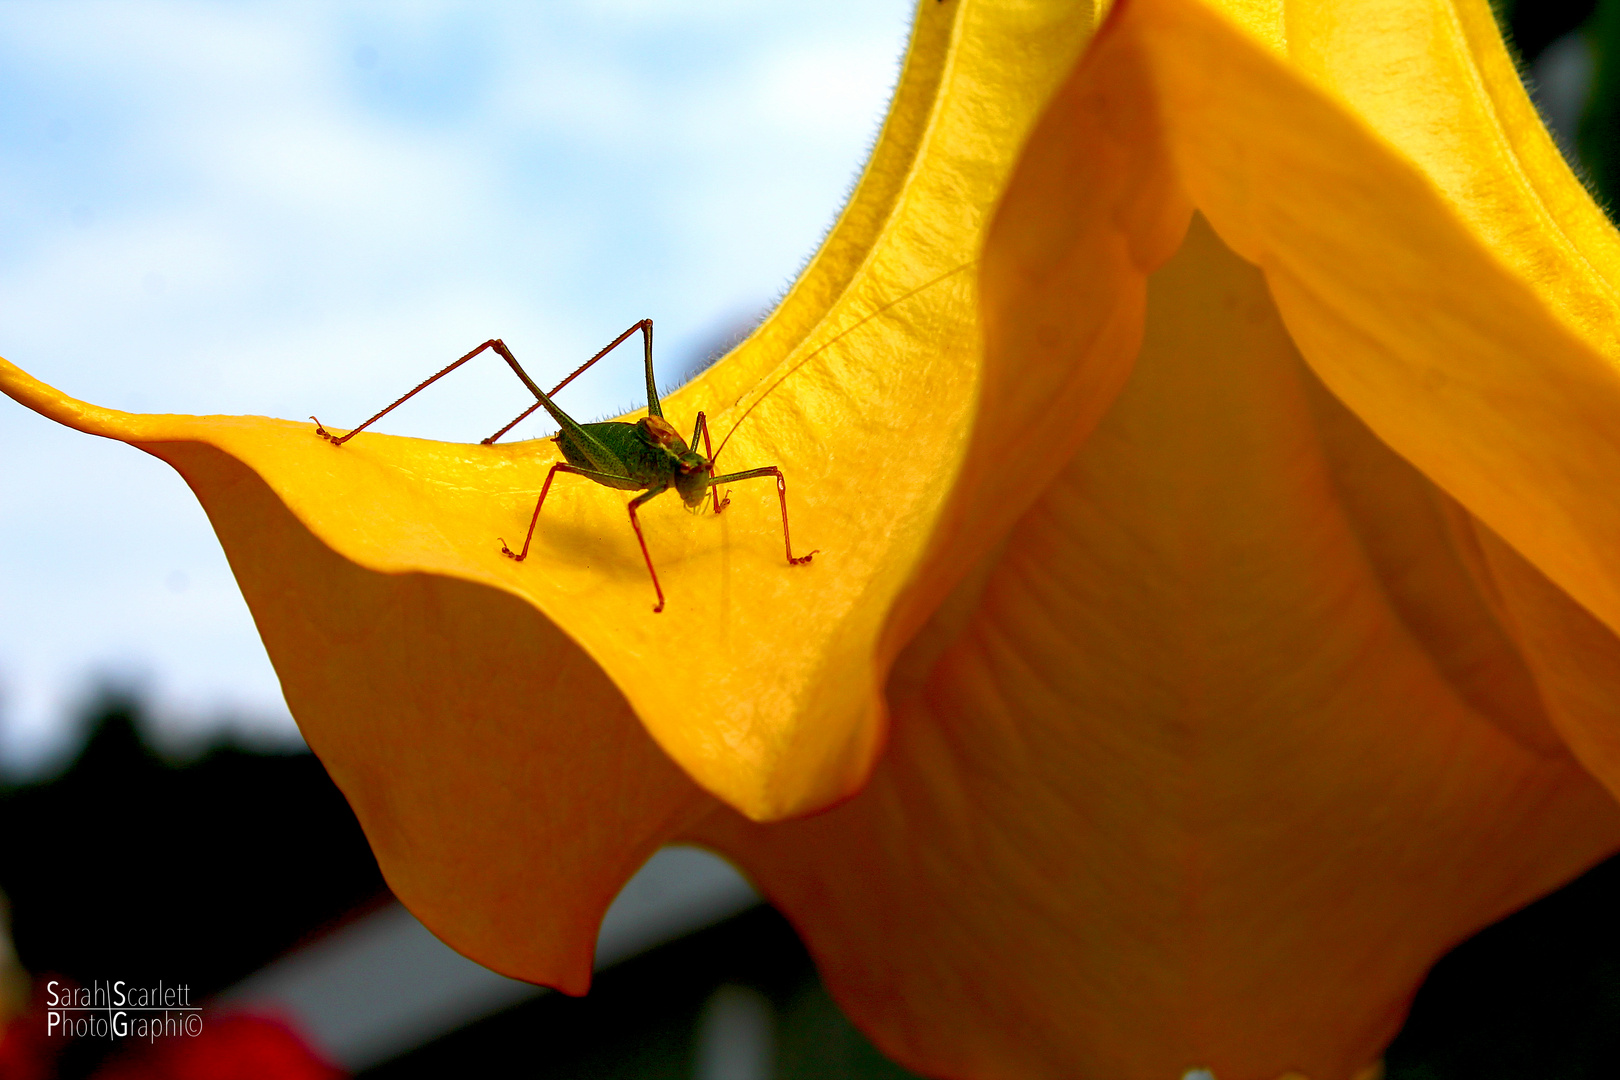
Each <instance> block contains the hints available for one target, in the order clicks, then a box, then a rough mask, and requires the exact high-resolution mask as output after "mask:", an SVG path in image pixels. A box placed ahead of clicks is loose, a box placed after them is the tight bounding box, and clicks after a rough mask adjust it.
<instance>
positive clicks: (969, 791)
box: [694, 224, 1620, 1080]
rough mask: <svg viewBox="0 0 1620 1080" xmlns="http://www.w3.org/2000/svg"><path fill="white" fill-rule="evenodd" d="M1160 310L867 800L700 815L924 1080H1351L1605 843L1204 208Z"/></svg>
mask: <svg viewBox="0 0 1620 1080" xmlns="http://www.w3.org/2000/svg"><path fill="white" fill-rule="evenodd" d="M1075 302H1076V304H1086V303H1089V302H1091V301H1090V299H1089V298H1087V297H1083V296H1082V297H1076V298H1075ZM1147 311H1148V321H1147V336H1146V340H1145V343H1144V345H1143V348H1142V353H1141V356H1140V358H1139V360H1138V362H1137V366H1136V369H1135V371H1134V372H1133V373H1132V375H1131V377H1130V380H1129V381H1128V382H1127V384H1126V386H1125V388H1124V390H1123V391H1122V392H1121V394H1120V395H1119V398H1118V400H1117V401H1116V402H1115V403H1114V406H1113V408H1112V409H1111V410H1110V411H1109V412H1108V413H1107V415H1106V416H1104V418H1103V420H1102V422H1101V424H1100V425H1099V426H1098V428H1097V429H1096V431H1095V433H1094V434H1093V435H1092V437H1091V438H1090V439H1089V440H1088V441H1087V442H1086V444H1085V446H1084V447H1083V448H1082V449H1081V450H1080V452H1079V453H1078V454H1077V455H1076V456H1074V457H1073V458H1072V460H1071V461H1070V462H1069V463H1068V464H1067V466H1066V467H1065V468H1064V470H1063V471H1062V473H1061V475H1060V476H1059V477H1058V478H1057V480H1056V481H1055V482H1054V483H1053V484H1052V485H1051V486H1050V487H1049V488H1048V489H1047V491H1046V492H1045V493H1044V494H1043V495H1042V496H1041V498H1040V500H1039V501H1038V502H1037V503H1036V504H1035V505H1034V506H1033V507H1032V508H1031V509H1030V510H1029V511H1028V512H1027V513H1026V514H1025V515H1024V516H1023V518H1022V519H1021V521H1020V522H1019V523H1018V525H1017V527H1016V528H1015V530H1014V531H1013V533H1012V534H1011V536H1010V538H1009V539H1008V541H1007V543H1006V545H1005V547H1004V549H1003V550H1002V551H1001V552H1000V553H999V555H998V557H997V558H996V559H995V560H994V562H993V565H990V566H988V567H987V568H986V569H985V570H984V572H983V573H981V574H980V575H978V576H977V578H976V579H970V581H971V584H969V585H967V586H965V587H964V588H963V589H962V590H960V591H959V593H958V594H957V595H956V596H954V597H953V598H952V600H951V601H950V603H948V604H947V605H946V608H945V609H942V615H941V618H942V619H950V618H951V616H950V614H949V613H950V612H951V611H952V610H953V609H954V608H956V607H960V608H961V609H964V610H965V613H966V616H965V617H963V618H958V619H955V620H954V621H955V623H956V625H958V626H960V627H961V630H960V632H959V633H953V634H952V640H951V641H950V642H949V644H948V645H947V646H946V647H945V648H944V649H943V650H941V651H939V652H938V654H937V656H938V659H937V660H936V661H935V662H933V663H931V664H930V665H928V667H927V668H926V670H925V671H924V672H923V673H922V675H921V676H920V678H919V679H918V680H917V682H916V683H915V689H914V691H913V690H912V689H911V687H910V686H908V685H907V684H895V685H894V686H892V688H891V689H892V692H893V694H894V696H895V701H894V709H895V723H894V733H893V737H892V740H891V744H890V747H889V751H888V753H887V754H886V755H885V757H884V759H883V761H882V763H881V764H880V766H879V768H878V770H877V772H876V773H875V774H874V776H873V779H872V781H871V783H870V784H869V785H868V787H867V788H866V790H864V791H863V792H862V793H861V794H860V795H858V796H857V797H856V798H854V799H852V800H850V801H849V802H848V803H846V804H845V805H843V806H841V807H838V808H836V809H834V810H832V811H830V812H828V813H826V814H822V815H819V816H817V817H815V818H811V819H807V820H804V821H796V822H787V823H782V824H778V825H775V826H772V827H770V828H769V829H765V828H760V827H757V826H754V825H751V824H749V823H748V822H745V821H743V820H741V819H740V818H738V817H736V816H735V815H733V814H730V813H729V812H726V811H724V810H721V811H718V812H717V813H716V815H714V816H712V817H710V818H709V819H707V820H706V821H704V822H703V823H702V824H701V825H699V826H698V827H697V828H696V829H695V830H694V831H695V833H696V834H697V835H699V836H701V837H703V838H705V839H707V840H708V841H709V842H711V843H714V844H716V845H718V846H720V847H721V848H722V850H725V851H727V852H729V853H730V854H732V855H733V856H734V857H736V858H737V859H738V860H739V861H740V862H741V863H742V864H743V865H744V866H746V867H747V868H748V869H749V870H750V871H751V872H752V873H753V874H754V875H755V877H756V879H757V880H758V881H759V882H760V884H761V886H762V887H763V888H764V889H765V891H766V892H767V894H768V895H769V896H770V897H771V898H772V899H773V900H774V901H775V902H777V903H778V904H779V905H780V906H782V907H783V909H784V910H785V911H786V912H787V913H788V914H789V916H790V917H791V918H792V919H793V921H794V922H795V924H796V925H797V926H798V927H799V929H800V931H801V932H802V933H803V934H804V936H805V938H806V940H807V941H808V942H809V944H810V946H811V949H812V951H813V952H814V953H815V955H816V957H817V961H818V963H819V964H820V967H821V970H822V972H823V974H824V975H825V977H826V978H827V980H828V982H829V985H830V986H831V987H832V988H833V990H834V992H835V993H836V994H837V995H838V997H839V1000H840V1001H841V1002H842V1003H843V1004H844V1006H845V1007H846V1008H847V1009H848V1010H849V1011H850V1012H851V1015H853V1016H854V1017H855V1018H856V1019H857V1021H858V1022H859V1023H861V1024H862V1025H863V1026H864V1027H865V1028H866V1029H867V1030H868V1031H869V1032H870V1033H871V1034H872V1035H873V1037H874V1038H875V1039H876V1040H877V1041H878V1043H879V1045H881V1046H882V1047H884V1049H886V1050H887V1051H888V1052H889V1053H891V1054H893V1055H895V1056H896V1057H897V1058H898V1059H899V1060H901V1061H902V1062H903V1063H905V1064H907V1065H909V1066H911V1067H913V1068H916V1069H918V1070H920V1071H923V1072H927V1073H934V1074H939V1075H951V1076H969V1075H971V1076H1023V1077H1048V1076H1049V1077H1069V1076H1109V1077H1117V1078H1120V1080H1136V1078H1142V1080H1147V1078H1150V1077H1165V1076H1179V1075H1181V1074H1182V1072H1183V1071H1185V1070H1187V1069H1189V1068H1193V1067H1205V1068H1209V1069H1211V1070H1212V1071H1213V1072H1214V1074H1215V1075H1216V1076H1238V1077H1243V1076H1253V1077H1264V1076H1278V1075H1281V1074H1283V1073H1287V1072H1291V1071H1294V1070H1297V1071H1298V1072H1300V1073H1302V1074H1304V1075H1306V1076H1310V1077H1314V1078H1319V1080H1335V1078H1343V1077H1348V1076H1350V1075H1352V1074H1353V1073H1354V1072H1355V1071H1356V1070H1357V1069H1358V1068H1360V1067H1362V1066H1364V1065H1365V1064H1366V1063H1367V1062H1368V1061H1370V1060H1372V1059H1374V1058H1376V1057H1377V1056H1378V1054H1379V1052H1380V1050H1381V1048H1382V1046H1383V1045H1384V1043H1385V1042H1386V1041H1387V1040H1388V1039H1389V1037H1390V1036H1391V1035H1392V1034H1393V1033H1394V1031H1395V1030H1396V1029H1397V1027H1398V1026H1399V1024H1400V1020H1401V1016H1402V1013H1403V1012H1404V1009H1405V1005H1406V1002H1407V1001H1408V1000H1409V997H1410V994H1411V993H1412V991H1413V989H1414V988H1415V987H1416V985H1417V983H1418V982H1419V981H1420V980H1421V978H1422V976H1423V974H1424V971H1425V970H1426V968H1427V967H1428V966H1429V964H1430V963H1432V962H1433V960H1434V959H1435V958H1436V957H1438V956H1439V955H1440V954H1441V953H1442V952H1443V951H1444V950H1445V949H1447V948H1448V947H1450V945H1452V944H1453V943H1455V942H1456V941H1458V940H1459V939H1461V938H1462V937H1464V936H1465V935H1467V934H1468V933H1470V932H1471V931H1473V930H1474V929H1476V928H1478V927H1479V926H1482V925H1484V924H1486V923H1488V922H1490V921H1492V920H1494V919H1496V918H1498V917H1500V916H1501V915H1502V914H1504V913H1506V912H1507V911H1509V910H1511V909H1512V908H1514V907H1516V906H1518V905H1519V904H1522V903H1524V902H1525V901H1527V900H1529V899H1530V898H1532V897H1534V896H1536V895H1539V894H1540V893H1542V892H1544V891H1546V890H1548V889H1550V888H1552V887H1553V886H1555V885H1557V884H1558V883H1560V882H1562V881H1564V880H1567V879H1568V878H1569V877H1571V876H1573V875H1574V874H1575V873H1577V872H1579V871H1580V870H1581V869H1582V868H1584V867H1585V866H1587V865H1589V864H1590V863H1592V862H1593V861H1595V860H1596V859H1597V858H1599V857H1601V856H1602V855H1603V854H1605V853H1607V852H1609V851H1612V850H1613V849H1614V848H1615V847H1616V845H1620V808H1617V807H1616V806H1615V805H1614V803H1613V801H1612V800H1611V799H1610V798H1609V797H1608V795H1607V794H1606V793H1605V792H1604V791H1603V790H1602V789H1601V788H1600V787H1599V786H1598V785H1597V784H1595V783H1594V782H1593V781H1592V780H1591V778H1590V777H1588V776H1587V775H1586V773H1585V772H1584V771H1583V770H1581V769H1580V768H1579V767H1578V766H1576V765H1575V764H1574V763H1573V762H1572V761H1570V760H1569V759H1568V757H1567V756H1563V755H1552V756H1549V755H1547V754H1544V753H1542V752H1540V751H1539V750H1536V749H1534V748H1531V747H1527V746H1526V745H1525V744H1524V743H1523V742H1522V741H1521V740H1520V739H1519V738H1517V737H1510V736H1509V735H1508V734H1505V733H1504V732H1503V730H1502V729H1501V726H1500V725H1499V724H1498V723H1497V722H1495V721H1493V720H1492V719H1490V718H1487V717H1485V716H1483V715H1481V714H1480V712H1479V711H1477V710H1476V709H1475V708H1473V707H1472V706H1471V705H1470V703H1469V700H1468V696H1467V694H1465V693H1464V692H1463V691H1462V690H1461V689H1459V686H1458V680H1454V679H1451V678H1448V674H1449V673H1448V672H1447V671H1445V670H1444V669H1443V668H1442V667H1441V666H1440V665H1438V664H1437V663H1436V662H1435V660H1434V658H1433V656H1432V654H1431V651H1430V649H1429V648H1428V647H1426V645H1425V643H1424V642H1422V641H1420V640H1419V639H1417V638H1416V637H1415V636H1414V635H1413V633H1412V632H1411V630H1410V629H1409V626H1408V624H1407V617H1406V615H1405V614H1404V613H1403V611H1402V609H1401V607H1400V606H1399V605H1397V604H1396V603H1392V602H1391V599H1390V597H1389V594H1388V592H1387V591H1386V589H1387V587H1386V585H1385V583H1384V581H1383V580H1381V578H1380V575H1379V574H1378V573H1377V572H1376V571H1375V569H1374V567H1373V566H1372V565H1370V564H1369V562H1368V561H1367V559H1366V557H1365V556H1364V554H1363V549H1362V545H1361V541H1360V538H1359V536H1358V535H1357V532H1356V530H1355V528H1354V527H1353V524H1352V522H1351V520H1350V519H1349V518H1348V517H1347V516H1346V514H1345V513H1344V512H1343V510H1342V508H1341V505H1340V495H1339V491H1338V485H1337V484H1336V482H1335V477H1334V472H1333V464H1332V462H1331V461H1330V459H1329V458H1328V457H1327V456H1326V455H1325V454H1324V452H1323V448H1322V443H1321V438H1320V436H1319V434H1318V427H1317V419H1316V414H1315V410H1314V409H1313V406H1312V395H1313V393H1319V392H1320V391H1313V390H1312V389H1311V388H1310V385H1309V384H1310V381H1311V380H1312V378H1313V376H1311V375H1310V374H1309V372H1308V370H1307V369H1306V368H1305V367H1304V366H1303V364H1302V363H1301V361H1300V359H1299V356H1298V354H1297V353H1296V351H1295V349H1294V346H1293V345H1292V343H1291V342H1290V340H1289V337H1288V335H1287V333H1286V331H1285V330H1284V328H1283V325H1282V322H1281V320H1280V318H1279V316H1278V314H1277V311H1276V309H1275V308H1274V307H1273V304H1272V302H1271V299H1270V296H1269V293H1268V290H1267V287H1266V284H1265V282H1264V280H1263V279H1262V277H1261V275H1260V273H1259V271H1257V270H1256V269H1255V268H1253V267H1251V266H1248V265H1246V264H1244V263H1243V262H1241V261H1240V260H1239V259H1238V258H1236V257H1235V256H1234V255H1233V254H1232V253H1231V252H1230V251H1228V250H1226V249H1225V248H1224V247H1222V245H1221V244H1220V242H1219V241H1218V240H1217V239H1216V238H1215V237H1214V235H1213V233H1212V232H1211V231H1210V230H1209V229H1208V228H1207V227H1206V226H1204V225H1203V224H1198V225H1196V226H1195V227H1194V228H1193V229H1192V230H1191V231H1190V233H1189V235H1188V238H1187V241H1186V245H1185V246H1184V247H1183V249H1182V250H1181V251H1180V252H1179V253H1178V254H1177V255H1176V256H1175V258H1174V259H1173V260H1171V262H1170V263H1168V264H1167V265H1166V266H1165V267H1164V268H1163V269H1162V270H1160V271H1159V272H1158V273H1157V274H1156V275H1155V276H1154V277H1153V278H1152V279H1151V280H1150V284H1149V293H1148V303H1147ZM1403 603H1405V604H1406V606H1407V607H1408V608H1410V607H1412V606H1413V605H1414V604H1415V603H1416V601H1413V600H1411V599H1410V598H1408V599H1407V600H1406V601H1403ZM1480 617H1485V616H1480ZM1464 636H1466V635H1463V634H1460V633H1450V634H1447V635H1440V636H1439V640H1442V641H1451V640H1456V639H1459V638H1461V637H1464ZM926 638H927V635H926V633H925V635H924V637H923V638H921V639H919V640H920V641H925V640H926ZM911 659H912V658H910V657H907V658H905V659H903V660H902V670H904V669H905V667H906V665H908V664H909V662H910V660H911Z"/></svg>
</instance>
